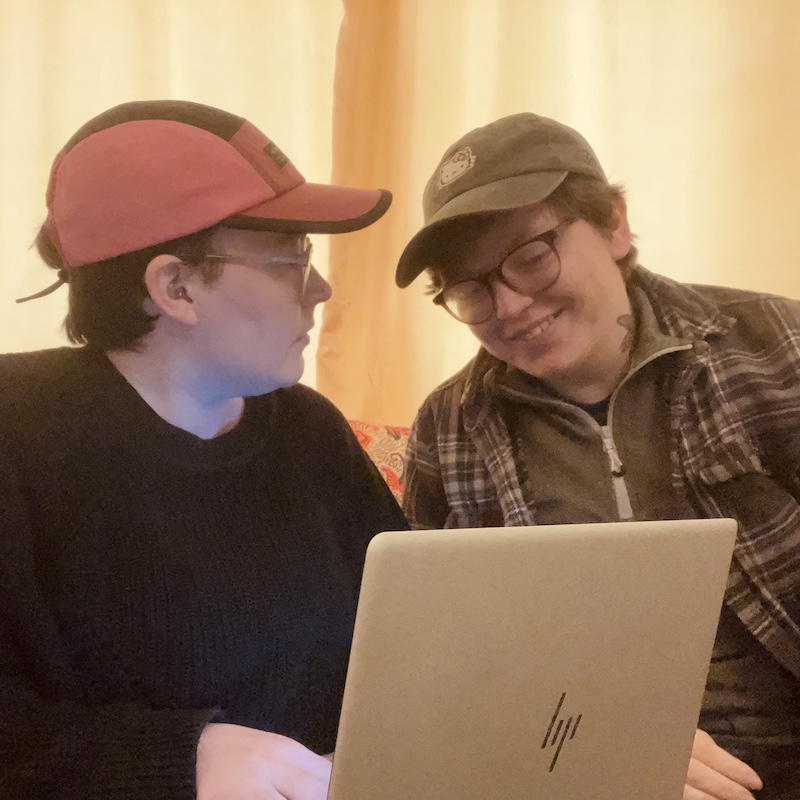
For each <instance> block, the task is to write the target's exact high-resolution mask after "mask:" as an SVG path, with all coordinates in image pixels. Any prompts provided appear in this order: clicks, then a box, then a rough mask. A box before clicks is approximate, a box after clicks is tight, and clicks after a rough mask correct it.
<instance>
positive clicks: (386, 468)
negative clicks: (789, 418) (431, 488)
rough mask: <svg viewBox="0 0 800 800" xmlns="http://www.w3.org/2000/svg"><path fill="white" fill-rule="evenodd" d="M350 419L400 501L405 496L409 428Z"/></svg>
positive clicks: (368, 453) (356, 432)
mask: <svg viewBox="0 0 800 800" xmlns="http://www.w3.org/2000/svg"><path fill="white" fill-rule="evenodd" d="M348 421H349V422H350V427H351V428H352V429H353V432H354V433H355V435H356V438H357V439H358V441H359V442H360V443H361V446H362V447H363V448H364V450H366V451H367V455H369V457H370V458H371V459H372V460H373V461H374V462H375V465H376V466H377V467H378V470H379V471H380V473H381V475H382V476H383V479H384V480H385V481H386V483H387V484H388V485H389V488H390V489H391V490H392V493H393V494H394V496H395V497H396V498H397V502H398V503H399V502H400V499H401V498H402V496H403V484H402V480H403V456H404V455H405V452H406V444H407V443H408V432H409V428H400V427H396V426H393V425H375V424H373V423H371V422H361V421H359V420H348Z"/></svg>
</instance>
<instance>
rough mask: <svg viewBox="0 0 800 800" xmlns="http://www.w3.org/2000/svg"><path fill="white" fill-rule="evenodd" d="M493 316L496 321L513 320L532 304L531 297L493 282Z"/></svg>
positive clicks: (500, 283)
mask: <svg viewBox="0 0 800 800" xmlns="http://www.w3.org/2000/svg"><path fill="white" fill-rule="evenodd" d="M492 288H493V289H494V315H495V317H496V318H497V319H513V318H514V317H516V316H517V315H518V314H520V313H522V312H523V311H524V310H525V309H526V308H528V306H529V305H530V304H531V303H532V302H533V298H532V297H528V295H525V294H520V293H519V292H515V291H514V290H513V289H512V288H510V287H509V286H506V285H505V284H504V283H502V282H501V281H494V284H493V286H492Z"/></svg>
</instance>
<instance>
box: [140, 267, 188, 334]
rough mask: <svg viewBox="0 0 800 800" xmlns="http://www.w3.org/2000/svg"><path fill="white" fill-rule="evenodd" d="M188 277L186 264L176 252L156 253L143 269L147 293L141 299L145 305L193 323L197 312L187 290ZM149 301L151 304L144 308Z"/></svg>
mask: <svg viewBox="0 0 800 800" xmlns="http://www.w3.org/2000/svg"><path fill="white" fill-rule="evenodd" d="M189 278H190V271H189V268H188V267H187V266H186V264H184V263H183V262H182V261H181V260H180V259H179V258H178V257H177V256H170V255H166V254H164V255H158V256H156V257H155V258H154V259H153V260H152V261H151V262H150V263H149V264H148V265H147V267H146V268H145V271H144V282H145V286H147V292H148V294H149V295H150V297H149V298H148V299H147V300H145V309H146V310H147V311H150V312H151V313H152V312H154V313H155V314H156V315H158V316H161V315H164V316H167V317H171V318H172V319H174V320H176V321H178V322H182V323H184V324H185V325H194V324H195V323H196V322H197V314H196V313H195V310H194V306H193V301H192V298H191V296H190V294H189V289H188V286H189V283H190V280H189ZM149 305H152V306H153V308H152V309H149V308H147V306H149Z"/></svg>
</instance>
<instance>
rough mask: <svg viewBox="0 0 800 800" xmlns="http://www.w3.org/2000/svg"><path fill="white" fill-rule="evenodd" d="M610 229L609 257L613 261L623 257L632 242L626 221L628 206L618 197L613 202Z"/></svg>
mask: <svg viewBox="0 0 800 800" xmlns="http://www.w3.org/2000/svg"><path fill="white" fill-rule="evenodd" d="M611 224H612V226H613V227H612V229H611V257H612V258H613V259H614V261H619V260H620V259H621V258H625V256H626V255H628V252H629V251H630V249H631V244H633V236H632V235H631V226H630V224H629V223H628V206H627V205H626V204H625V201H624V200H623V199H622V198H621V197H620V198H619V199H618V200H617V201H616V202H615V203H614V218H613V220H612V223H611Z"/></svg>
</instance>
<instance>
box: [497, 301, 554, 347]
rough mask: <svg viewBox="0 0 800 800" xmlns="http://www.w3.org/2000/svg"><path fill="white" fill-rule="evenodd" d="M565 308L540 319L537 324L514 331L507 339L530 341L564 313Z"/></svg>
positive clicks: (511, 340)
mask: <svg viewBox="0 0 800 800" xmlns="http://www.w3.org/2000/svg"><path fill="white" fill-rule="evenodd" d="M563 310H564V309H559V310H558V311H556V312H555V313H553V314H550V315H549V316H547V317H545V318H544V319H543V320H540V321H539V322H537V323H536V324H535V325H532V326H531V325H529V326H528V327H526V328H523V329H522V330H519V331H517V332H516V333H512V334H511V335H510V336H507V337H506V339H507V340H508V341H510V342H528V341H531V340H532V339H536V338H538V337H539V336H541V335H542V334H543V333H544V332H545V331H546V330H547V329H548V328H549V327H550V326H551V325H552V324H553V323H554V322H555V321H556V320H557V319H558V318H559V317H560V316H561V314H562V313H563Z"/></svg>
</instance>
